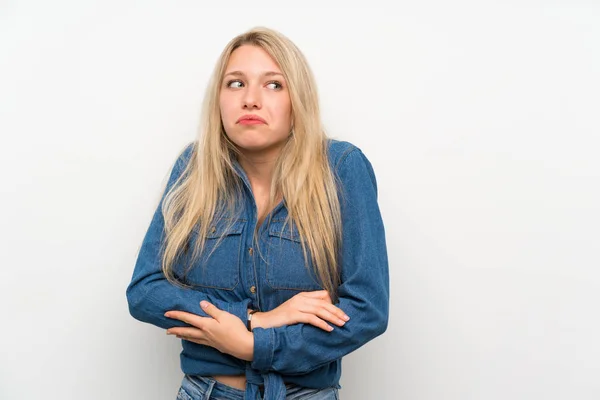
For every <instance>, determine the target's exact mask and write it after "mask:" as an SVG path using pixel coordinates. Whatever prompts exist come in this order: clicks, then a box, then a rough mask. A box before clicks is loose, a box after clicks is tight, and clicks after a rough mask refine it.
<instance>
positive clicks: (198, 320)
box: [165, 311, 211, 328]
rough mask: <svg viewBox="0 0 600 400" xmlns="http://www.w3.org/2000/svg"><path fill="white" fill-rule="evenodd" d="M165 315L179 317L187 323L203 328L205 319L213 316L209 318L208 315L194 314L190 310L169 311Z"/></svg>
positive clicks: (173, 317)
mask: <svg viewBox="0 0 600 400" xmlns="http://www.w3.org/2000/svg"><path fill="white" fill-rule="evenodd" d="M165 317H167V318H172V319H178V320H180V321H183V322H185V323H186V324H189V325H192V326H195V327H198V328H201V327H202V325H203V323H204V321H205V320H206V319H211V318H207V317H201V316H199V315H196V314H192V313H189V312H185V311H167V312H166V313H165Z"/></svg>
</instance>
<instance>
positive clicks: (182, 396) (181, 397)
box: [176, 387, 194, 400]
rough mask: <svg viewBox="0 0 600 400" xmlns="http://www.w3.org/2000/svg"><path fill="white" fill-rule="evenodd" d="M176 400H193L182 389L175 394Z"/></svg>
mask: <svg viewBox="0 0 600 400" xmlns="http://www.w3.org/2000/svg"><path fill="white" fill-rule="evenodd" d="M176 400H194V398H193V397H192V396H190V395H189V393H188V392H186V391H185V389H184V388H182V387H180V388H179V391H178V392H177V398H176Z"/></svg>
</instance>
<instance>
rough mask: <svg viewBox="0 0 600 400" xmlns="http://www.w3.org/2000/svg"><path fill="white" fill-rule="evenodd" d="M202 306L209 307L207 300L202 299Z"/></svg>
mask: <svg viewBox="0 0 600 400" xmlns="http://www.w3.org/2000/svg"><path fill="white" fill-rule="evenodd" d="M200 307H202V308H206V307H208V303H207V302H206V301H204V300H202V301H201V302H200Z"/></svg>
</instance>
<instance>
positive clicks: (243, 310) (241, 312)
mask: <svg viewBox="0 0 600 400" xmlns="http://www.w3.org/2000/svg"><path fill="white" fill-rule="evenodd" d="M250 301H251V300H250V299H245V300H243V301H238V302H235V303H230V302H227V301H222V300H216V301H215V302H214V303H213V304H214V305H215V306H216V307H217V308H218V309H219V310H223V311H227V312H228V313H230V314H233V315H235V316H237V317H238V318H239V319H241V320H242V322H243V323H244V325H246V319H248V308H249V307H250ZM200 309H202V307H200ZM202 313H203V314H206V313H204V311H202ZM202 316H204V315H202ZM206 316H207V317H209V315H208V314H206Z"/></svg>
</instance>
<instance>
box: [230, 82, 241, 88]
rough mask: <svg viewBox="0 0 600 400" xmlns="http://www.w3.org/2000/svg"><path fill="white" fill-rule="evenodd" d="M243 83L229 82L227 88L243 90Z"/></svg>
mask: <svg viewBox="0 0 600 400" xmlns="http://www.w3.org/2000/svg"><path fill="white" fill-rule="evenodd" d="M242 86H243V83H242V82H241V81H229V82H227V87H230V88H241V87H242Z"/></svg>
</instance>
